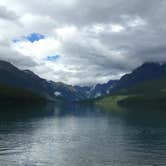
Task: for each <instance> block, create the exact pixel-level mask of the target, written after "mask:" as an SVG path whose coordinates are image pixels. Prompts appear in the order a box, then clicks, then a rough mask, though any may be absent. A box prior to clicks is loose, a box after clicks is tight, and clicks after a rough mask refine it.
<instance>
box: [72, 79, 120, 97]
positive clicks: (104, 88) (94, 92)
mask: <svg viewBox="0 0 166 166" xmlns="http://www.w3.org/2000/svg"><path fill="white" fill-rule="evenodd" d="M116 83H117V80H110V81H108V82H107V83H104V84H96V85H94V86H91V87H87V86H86V87H80V86H75V87H74V88H75V89H76V90H77V91H78V92H79V93H80V94H82V96H84V98H86V99H87V98H97V97H100V96H103V95H106V94H109V90H110V89H111V88H112V87H113V86H114V85H115V84H116Z"/></svg>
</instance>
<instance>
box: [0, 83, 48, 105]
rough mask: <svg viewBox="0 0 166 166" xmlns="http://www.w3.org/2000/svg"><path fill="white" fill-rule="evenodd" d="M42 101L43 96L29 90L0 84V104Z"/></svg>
mask: <svg viewBox="0 0 166 166" xmlns="http://www.w3.org/2000/svg"><path fill="white" fill-rule="evenodd" d="M44 101H45V99H44V97H42V96H40V95H38V94H36V93H34V92H31V91H29V90H25V89H21V88H17V87H14V86H8V85H2V84H0V104H37V103H43V102H44Z"/></svg>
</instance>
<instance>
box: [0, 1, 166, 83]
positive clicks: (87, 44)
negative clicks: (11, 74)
mask: <svg viewBox="0 0 166 166" xmlns="http://www.w3.org/2000/svg"><path fill="white" fill-rule="evenodd" d="M165 20H166V1H165V0H146V1H145V0H128V1H125V0H102V1H96V0H60V1H59V0H49V1H48V0H0V59H1V60H6V61H9V62H11V63H12V64H14V65H16V66H17V67H19V68H21V69H29V70H32V71H33V72H35V73H36V74H38V75H40V76H41V77H43V78H46V79H48V80H53V81H55V82H64V83H67V84H72V85H93V84H96V83H104V82H107V81H108V80H110V79H118V78H120V77H121V76H122V75H123V74H125V73H128V72H130V71H131V70H133V69H134V68H136V67H138V66H139V65H141V64H142V63H144V62H149V61H153V62H165V60H166V23H165Z"/></svg>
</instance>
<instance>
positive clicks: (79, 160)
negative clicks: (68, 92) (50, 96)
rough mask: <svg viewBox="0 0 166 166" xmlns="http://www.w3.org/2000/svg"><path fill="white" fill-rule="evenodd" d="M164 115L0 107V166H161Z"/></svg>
mask: <svg viewBox="0 0 166 166" xmlns="http://www.w3.org/2000/svg"><path fill="white" fill-rule="evenodd" d="M165 156H166V112H165V111H164V110H163V111H161V110H160V111H158V110H156V111H152V110H137V111H136V110H128V111H127V110H125V111H116V110H112V111H110V112H104V111H103V110H101V109H99V108H97V107H95V106H87V105H78V104H62V105H46V106H41V107H33V108H19V107H16V108H14V107H13V108H2V107H1V109H0V165H2V166H11V165H12V166H13V165H14V166H15V165H16V166H38V165H44V166H114V165H115V166H137V165H139V166H140V165H141V166H155V165H156V166H158V165H166V161H165Z"/></svg>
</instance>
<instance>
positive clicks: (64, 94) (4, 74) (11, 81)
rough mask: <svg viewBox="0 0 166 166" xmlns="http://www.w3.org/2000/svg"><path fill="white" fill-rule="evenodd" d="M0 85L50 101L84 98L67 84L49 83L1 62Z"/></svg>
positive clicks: (28, 72) (29, 72)
mask: <svg viewBox="0 0 166 166" xmlns="http://www.w3.org/2000/svg"><path fill="white" fill-rule="evenodd" d="M0 84H3V85H7V86H12V87H16V88H22V89H25V90H29V91H32V92H36V93H38V94H40V95H41V96H44V97H45V98H47V99H48V100H55V99H63V100H69V101H76V100H81V99H83V98H84V96H83V95H82V94H81V93H79V92H77V90H76V89H75V88H74V87H73V86H71V85H67V84H63V83H56V82H53V81H47V80H45V79H42V78H40V77H39V76H38V75H36V74H35V73H33V72H32V71H30V70H20V69H18V68H17V67H15V66H14V65H12V64H11V63H9V62H6V61H0Z"/></svg>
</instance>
